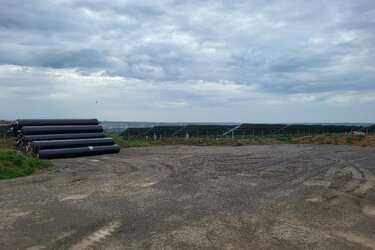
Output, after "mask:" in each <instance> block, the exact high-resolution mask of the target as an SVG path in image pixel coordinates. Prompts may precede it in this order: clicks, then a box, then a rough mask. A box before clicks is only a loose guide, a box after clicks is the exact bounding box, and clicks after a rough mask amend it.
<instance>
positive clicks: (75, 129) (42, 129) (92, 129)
mask: <svg viewBox="0 0 375 250" xmlns="http://www.w3.org/2000/svg"><path fill="white" fill-rule="evenodd" d="M101 132H103V127H102V126H98V125H74V126H70V125H67V126H24V127H22V128H21V133H22V135H43V134H71V133H101Z"/></svg>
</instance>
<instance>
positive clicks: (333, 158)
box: [0, 145, 375, 249]
mask: <svg viewBox="0 0 375 250" xmlns="http://www.w3.org/2000/svg"><path fill="white" fill-rule="evenodd" d="M53 163H54V165H55V166H54V167H53V168H51V169H50V170H46V171H43V172H41V173H38V174H34V175H32V176H27V177H23V178H18V179H12V180H1V181H0V242H1V244H0V249H375V187H374V184H375V178H374V174H375V148H371V147H354V146H335V145H264V146H242V147H198V146H154V147H141V148H127V149H122V150H121V152H120V153H119V154H116V155H102V156H93V157H81V158H73V159H59V160H53Z"/></svg>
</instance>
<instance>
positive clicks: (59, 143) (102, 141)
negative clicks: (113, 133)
mask: <svg viewBox="0 0 375 250" xmlns="http://www.w3.org/2000/svg"><path fill="white" fill-rule="evenodd" d="M114 144H115V141H114V140H113V139H112V138H96V139H77V140H50V141H33V142H30V144H29V145H28V146H29V147H31V150H32V151H33V152H37V151H38V150H41V149H57V148H79V147H88V146H107V145H114Z"/></svg>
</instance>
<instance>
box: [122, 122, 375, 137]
mask: <svg viewBox="0 0 375 250" xmlns="http://www.w3.org/2000/svg"><path fill="white" fill-rule="evenodd" d="M327 133H328V134H336V133H357V134H373V133H375V124H373V125H369V126H361V125H331V124H328V125H327V124H321V125H319V124H313V125H311V124H257V123H243V124H239V125H208V124H206V125H205V124H188V125H155V126H149V127H128V128H126V129H125V130H124V131H123V132H122V133H121V135H122V136H124V137H127V138H129V139H131V138H154V139H160V138H166V137H186V138H190V137H192V138H199V137H217V138H219V137H249V136H272V135H283V136H288V135H290V136H304V135H316V134H327Z"/></svg>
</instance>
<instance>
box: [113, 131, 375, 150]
mask: <svg viewBox="0 0 375 250" xmlns="http://www.w3.org/2000/svg"><path fill="white" fill-rule="evenodd" d="M108 136H110V137H113V138H114V139H115V141H116V143H117V144H118V145H120V146H121V147H124V148H126V147H145V146H153V145H195V146H243V145H264V144H334V145H361V146H375V136H374V135H345V134H320V135H308V136H297V135H271V136H270V135H267V136H249V137H238V138H235V139H232V138H230V137H226V138H225V137H219V138H211V137H201V138H195V137H191V138H189V139H186V138H176V137H169V138H162V139H159V140H152V139H146V138H132V139H128V138H126V137H124V136H121V135H116V134H108Z"/></svg>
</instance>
